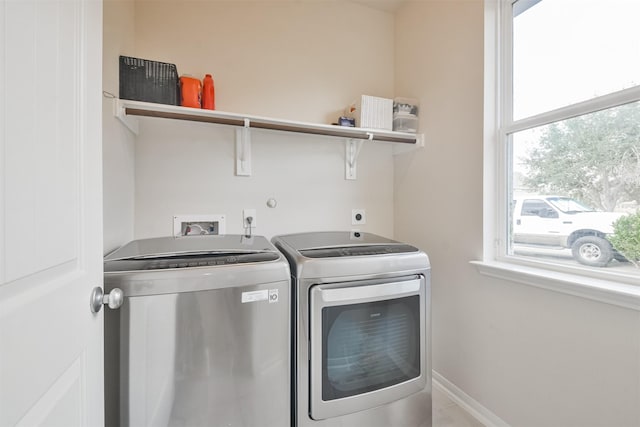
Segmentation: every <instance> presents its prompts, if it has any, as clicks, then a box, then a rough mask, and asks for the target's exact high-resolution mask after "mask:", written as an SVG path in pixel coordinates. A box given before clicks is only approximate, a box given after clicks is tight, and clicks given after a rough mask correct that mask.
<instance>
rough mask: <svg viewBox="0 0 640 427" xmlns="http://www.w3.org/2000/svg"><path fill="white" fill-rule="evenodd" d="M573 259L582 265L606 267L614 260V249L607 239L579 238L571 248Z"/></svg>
mask: <svg viewBox="0 0 640 427" xmlns="http://www.w3.org/2000/svg"><path fill="white" fill-rule="evenodd" d="M571 253H572V254H573V258H574V259H575V260H576V261H578V262H579V263H580V264H584V265H588V266H591V267H604V266H606V265H607V264H609V261H611V260H612V259H613V248H612V247H611V243H609V241H608V240H607V239H603V238H602V237H596V236H584V237H581V238H579V239H578V240H576V241H575V242H574V243H573V246H571Z"/></svg>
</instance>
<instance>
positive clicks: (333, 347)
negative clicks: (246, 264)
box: [272, 232, 431, 427]
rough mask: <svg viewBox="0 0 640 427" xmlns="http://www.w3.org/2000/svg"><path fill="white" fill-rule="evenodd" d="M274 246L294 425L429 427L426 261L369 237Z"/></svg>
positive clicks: (289, 238)
mask: <svg viewBox="0 0 640 427" xmlns="http://www.w3.org/2000/svg"><path fill="white" fill-rule="evenodd" d="M272 242H273V243H274V245H275V246H276V247H277V248H278V249H279V250H280V251H282V252H283V253H284V254H285V256H286V257H287V259H288V260H289V263H290V267H291V273H292V283H293V286H292V293H293V296H292V301H293V304H294V305H293V313H292V316H293V322H292V326H293V328H294V329H293V350H294V354H293V372H292V377H293V380H294V391H293V393H294V406H293V410H294V425H296V426H300V427H303V426H304V427H309V426H314V427H343V426H349V427H389V426H413V427H426V426H431V334H430V330H431V327H430V318H431V314H430V313H431V312H430V300H431V296H430V295H431V285H430V271H431V270H430V264H429V258H428V257H427V255H426V254H425V253H424V252H423V251H421V250H419V249H418V248H416V247H414V246H411V245H408V244H404V243H401V242H396V241H393V240H390V239H387V238H384V237H381V236H376V235H374V234H369V233H355V232H318V233H300V234H290V235H284V236H277V237H274V238H273V239H272Z"/></svg>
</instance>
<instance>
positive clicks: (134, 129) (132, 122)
mask: <svg viewBox="0 0 640 427" xmlns="http://www.w3.org/2000/svg"><path fill="white" fill-rule="evenodd" d="M113 115H114V116H115V117H116V118H117V119H118V120H120V121H121V122H122V124H123V125H125V127H126V128H127V129H129V131H130V132H131V133H133V134H134V135H138V132H139V128H138V120H136V119H135V118H133V117H129V116H127V112H126V110H125V108H124V107H123V106H122V104H121V103H120V101H119V100H118V99H117V98H114V99H113Z"/></svg>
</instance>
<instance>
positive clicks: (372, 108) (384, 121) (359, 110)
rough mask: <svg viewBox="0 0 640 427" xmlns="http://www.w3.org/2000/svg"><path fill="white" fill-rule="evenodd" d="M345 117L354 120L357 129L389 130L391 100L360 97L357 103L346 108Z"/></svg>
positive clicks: (390, 127)
mask: <svg viewBox="0 0 640 427" xmlns="http://www.w3.org/2000/svg"><path fill="white" fill-rule="evenodd" d="M345 115H346V116H347V117H350V118H353V119H355V120H356V126H357V127H361V128H367V129H384V130H391V129H392V127H393V124H392V115H393V100H392V99H388V98H380V97H377V96H370V95H362V96H361V97H360V99H358V101H357V102H354V103H353V104H351V105H350V106H349V107H347V110H346V111H345Z"/></svg>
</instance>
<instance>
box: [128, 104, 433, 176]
mask: <svg viewBox="0 0 640 427" xmlns="http://www.w3.org/2000/svg"><path fill="white" fill-rule="evenodd" d="M115 109H116V111H115V115H116V117H118V118H119V119H120V120H121V121H122V123H123V124H124V125H125V126H127V128H128V129H129V130H131V132H133V133H135V134H137V133H138V123H137V121H136V119H135V117H155V118H163V119H174V120H186V121H192V122H204V123H213V124H221V125H229V126H237V127H240V128H243V131H242V132H240V131H239V132H237V137H236V139H237V144H241V145H242V149H241V150H237V151H238V152H239V153H238V154H237V155H238V156H242V159H240V158H238V159H237V160H236V163H237V164H242V170H240V171H236V174H238V175H250V174H251V172H250V170H251V165H250V164H248V163H247V162H248V161H250V158H251V152H250V150H251V144H250V138H249V130H250V129H266V130H272V131H280V132H296V133H302V134H307V135H320V136H328V137H332V138H342V139H343V140H346V144H347V153H348V154H347V155H346V159H345V171H346V172H345V176H346V179H355V167H356V161H357V155H358V153H359V151H360V150H359V146H360V144H359V143H358V144H357V145H358V147H357V149H355V147H354V145H355V142H354V141H358V142H361V141H374V142H387V143H393V144H394V146H395V147H396V148H397V150H394V151H396V152H405V151H407V149H409V150H411V149H415V148H421V147H424V137H423V135H422V134H415V133H404V132H393V131H389V130H381V129H365V128H352V127H344V126H336V125H325V124H315V123H305V122H297V121H291V120H282V119H274V118H267V117H260V116H252V115H247V114H237V113H228V112H224V111H218V110H203V109H198V108H188V107H179V106H175V105H166V104H154V103H150V102H140V101H129V100H124V99H117V100H116V103H115ZM247 171H249V172H248V173H247Z"/></svg>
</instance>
